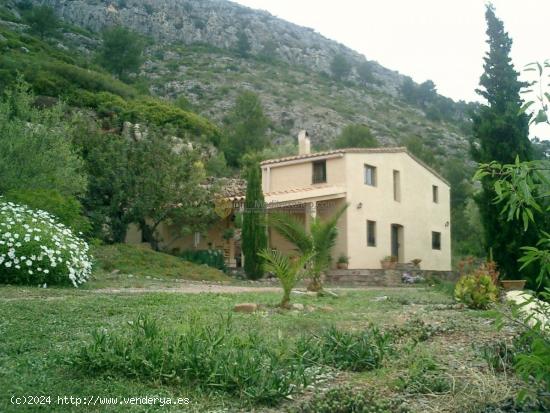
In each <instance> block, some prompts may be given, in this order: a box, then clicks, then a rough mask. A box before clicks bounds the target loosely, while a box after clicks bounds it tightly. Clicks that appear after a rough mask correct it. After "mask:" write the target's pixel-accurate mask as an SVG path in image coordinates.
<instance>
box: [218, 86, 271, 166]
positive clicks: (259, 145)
mask: <svg viewBox="0 0 550 413" xmlns="http://www.w3.org/2000/svg"><path fill="white" fill-rule="evenodd" d="M268 124H269V121H268V119H267V117H266V116H265V115H264V111H263V109H262V102H261V101H260V98H259V97H258V95H256V94H255V93H252V92H248V91H246V92H243V93H242V94H240V95H239V96H238V97H237V101H236V103H235V107H234V108H233V111H232V112H231V114H230V115H229V118H228V122H227V127H226V133H225V137H224V140H223V142H222V149H223V151H224V152H225V157H226V159H227V163H228V164H229V165H230V166H233V167H237V166H239V165H240V159H241V157H242V156H243V155H244V154H246V153H250V152H259V151H261V150H262V149H264V148H265V147H266V146H267V145H268V142H269V141H268V138H267V136H266V132H267V127H268Z"/></svg>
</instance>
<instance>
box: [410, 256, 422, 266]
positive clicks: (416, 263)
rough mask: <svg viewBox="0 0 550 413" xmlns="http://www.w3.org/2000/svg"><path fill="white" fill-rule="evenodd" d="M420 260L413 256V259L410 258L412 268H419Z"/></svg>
mask: <svg viewBox="0 0 550 413" xmlns="http://www.w3.org/2000/svg"><path fill="white" fill-rule="evenodd" d="M421 262H422V260H421V259H420V258H415V259H414V260H411V264H412V265H414V268H420V263H421Z"/></svg>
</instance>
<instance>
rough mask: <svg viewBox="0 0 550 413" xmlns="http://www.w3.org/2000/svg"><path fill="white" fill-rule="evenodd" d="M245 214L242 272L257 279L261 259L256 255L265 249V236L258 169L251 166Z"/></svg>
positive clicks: (259, 274) (260, 270) (260, 267)
mask: <svg viewBox="0 0 550 413" xmlns="http://www.w3.org/2000/svg"><path fill="white" fill-rule="evenodd" d="M244 206H245V213H244V214H243V227H242V228H243V229H242V250H243V254H244V271H245V273H246V275H247V277H248V278H251V279H258V278H260V277H262V275H263V259H262V258H261V257H259V256H258V253H259V252H260V251H262V250H264V249H265V248H267V234H266V226H265V214H264V194H263V192H262V183H261V174H260V167H259V166H258V165H257V164H254V165H251V166H250V167H249V169H248V176H247V187H246V201H245V204H244Z"/></svg>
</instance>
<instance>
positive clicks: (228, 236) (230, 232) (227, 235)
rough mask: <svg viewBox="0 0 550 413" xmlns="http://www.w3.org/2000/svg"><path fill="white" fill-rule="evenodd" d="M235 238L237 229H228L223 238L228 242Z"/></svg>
mask: <svg viewBox="0 0 550 413" xmlns="http://www.w3.org/2000/svg"><path fill="white" fill-rule="evenodd" d="M234 237H235V228H226V229H225V230H224V231H223V234H222V238H223V239H224V240H226V241H229V240H230V239H232V238H234Z"/></svg>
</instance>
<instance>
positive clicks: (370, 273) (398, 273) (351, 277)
mask: <svg viewBox="0 0 550 413" xmlns="http://www.w3.org/2000/svg"><path fill="white" fill-rule="evenodd" d="M405 273H408V274H409V275H411V276H413V277H417V276H422V277H423V278H424V279H431V278H439V279H441V280H445V281H456V280H457V279H458V275H457V274H455V273H453V272H452V271H433V270H421V269H419V268H416V267H413V266H409V265H408V264H402V265H399V266H398V267H397V268H395V269H389V270H384V269H364V270H338V269H335V270H330V271H328V273H327V275H326V279H325V280H326V283H328V284H337V285H350V286H368V287H370V286H372V287H399V286H403V285H409V284H405V283H404V282H403V281H402V278H403V274H405Z"/></svg>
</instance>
